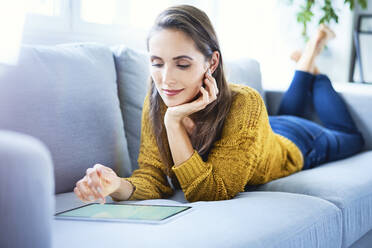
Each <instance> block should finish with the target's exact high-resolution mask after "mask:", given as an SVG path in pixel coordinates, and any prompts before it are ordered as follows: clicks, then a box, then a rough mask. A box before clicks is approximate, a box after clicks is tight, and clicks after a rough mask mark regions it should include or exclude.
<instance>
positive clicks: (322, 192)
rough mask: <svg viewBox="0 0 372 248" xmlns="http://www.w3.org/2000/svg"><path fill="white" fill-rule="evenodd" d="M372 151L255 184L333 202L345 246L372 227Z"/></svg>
mask: <svg viewBox="0 0 372 248" xmlns="http://www.w3.org/2000/svg"><path fill="white" fill-rule="evenodd" d="M371 160H372V151H365V152H362V153H359V154H356V155H354V156H352V157H349V158H346V159H342V160H338V161H333V162H329V163H326V164H323V165H321V166H319V167H316V168H313V169H309V170H304V171H300V172H297V173H295V174H292V175H289V176H288V177H283V178H279V179H276V180H274V181H271V182H268V183H266V184H263V185H260V186H257V187H252V188H251V190H258V191H281V192H292V193H299V194H305V195H311V196H316V197H319V198H322V199H325V200H327V201H330V202H332V203H334V204H335V205H336V206H337V207H339V208H340V209H341V211H342V213H343V224H342V226H343V246H342V247H349V246H350V245H351V244H352V243H354V242H355V241H356V240H358V239H359V238H360V237H362V236H363V235H364V234H365V233H367V232H368V231H369V230H371V229H372V211H371V209H372V191H371V188H372V167H371Z"/></svg>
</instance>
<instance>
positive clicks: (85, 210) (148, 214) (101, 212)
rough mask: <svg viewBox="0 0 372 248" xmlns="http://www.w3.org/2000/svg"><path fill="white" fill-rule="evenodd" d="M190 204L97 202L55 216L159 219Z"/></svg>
mask: <svg viewBox="0 0 372 248" xmlns="http://www.w3.org/2000/svg"><path fill="white" fill-rule="evenodd" d="M189 208H191V207H190V206H163V205H139V204H112V203H106V204H99V203H92V204H88V205H85V206H82V207H78V208H75V209H71V210H67V211H64V212H60V213H57V214H55V216H62V217H75V218H88V219H90V218H94V219H126V220H149V221H161V220H165V219H167V218H169V217H171V216H174V215H176V214H178V213H181V212H183V211H185V210H187V209H189Z"/></svg>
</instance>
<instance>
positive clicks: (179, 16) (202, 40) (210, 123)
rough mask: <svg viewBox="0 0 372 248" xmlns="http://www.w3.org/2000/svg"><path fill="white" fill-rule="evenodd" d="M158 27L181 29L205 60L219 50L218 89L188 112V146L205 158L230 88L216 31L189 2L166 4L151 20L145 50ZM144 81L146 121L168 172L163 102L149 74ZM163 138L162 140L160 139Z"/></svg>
mask: <svg viewBox="0 0 372 248" xmlns="http://www.w3.org/2000/svg"><path fill="white" fill-rule="evenodd" d="M161 29H173V30H179V31H183V32H184V33H185V34H186V35H188V36H189V37H190V38H191V39H192V40H193V41H194V42H195V44H196V47H197V49H198V50H199V51H200V52H201V53H202V54H203V55H204V57H205V61H208V60H209V59H211V58H212V54H213V52H214V51H218V52H219V54H220V56H219V59H220V61H219V64H218V67H217V68H216V70H215V71H214V72H213V74H212V76H213V77H214V78H215V79H216V82H217V87H218V89H219V94H218V95H217V99H216V100H215V101H213V102H212V103H210V104H208V105H207V106H206V107H205V108H204V109H203V110H200V111H198V112H196V113H193V114H192V115H190V116H189V118H190V119H191V120H193V121H194V123H195V128H194V130H193V133H192V134H191V135H190V137H191V142H192V146H193V148H194V149H195V150H197V151H198V153H199V154H200V156H202V158H203V160H204V161H206V158H207V156H208V154H209V151H210V150H211V148H212V146H213V143H214V142H215V141H216V140H218V139H219V138H220V137H219V136H220V134H221V131H222V128H223V124H224V121H225V118H226V116H227V114H228V113H229V110H230V106H231V102H232V98H233V92H232V91H231V90H230V88H229V87H228V84H227V81H226V79H225V74H224V70H223V61H222V55H221V51H220V46H219V43H218V39H217V36H216V33H215V31H214V28H213V26H212V24H211V22H210V20H209V18H208V16H207V15H206V14H205V12H203V11H202V10H200V9H198V8H196V7H194V6H191V5H176V6H172V7H168V8H167V9H165V10H164V11H163V12H161V13H160V14H159V15H158V16H157V18H156V20H155V24H154V25H153V27H152V28H151V29H150V32H149V35H148V36H147V40H146V43H147V51H149V40H150V38H151V36H152V35H153V33H154V32H156V31H159V30H161ZM148 83H149V88H150V96H149V98H150V110H149V114H150V121H151V123H152V127H153V131H154V135H155V137H156V142H157V145H158V148H159V152H160V154H161V158H162V161H163V163H164V164H165V165H167V171H168V174H169V175H170V169H171V167H172V164H169V163H168V159H169V158H170V159H169V160H170V161H171V152H170V148H169V144H168V141H167V138H166V137H167V136H166V130H165V126H164V121H163V118H164V116H161V114H160V113H161V109H163V108H164V105H165V104H164V102H163V100H162V98H161V96H160V94H159V93H158V91H157V89H156V87H155V83H154V81H153V80H152V77H151V76H150V78H149V81H148ZM164 140H165V143H163V141H164Z"/></svg>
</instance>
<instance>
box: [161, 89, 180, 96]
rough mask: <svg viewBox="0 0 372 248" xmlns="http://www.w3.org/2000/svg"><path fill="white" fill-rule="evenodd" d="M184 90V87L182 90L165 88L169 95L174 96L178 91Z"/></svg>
mask: <svg viewBox="0 0 372 248" xmlns="http://www.w3.org/2000/svg"><path fill="white" fill-rule="evenodd" d="M183 90H184V89H181V90H165V89H163V92H164V93H165V94H167V95H170V96H173V95H177V94H178V93H180V92H181V91H183Z"/></svg>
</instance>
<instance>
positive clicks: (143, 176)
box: [111, 94, 174, 201]
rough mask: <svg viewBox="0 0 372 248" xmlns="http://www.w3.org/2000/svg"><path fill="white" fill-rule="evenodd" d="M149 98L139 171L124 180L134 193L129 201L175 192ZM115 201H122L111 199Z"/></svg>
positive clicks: (143, 125) (156, 197) (145, 108)
mask: <svg viewBox="0 0 372 248" xmlns="http://www.w3.org/2000/svg"><path fill="white" fill-rule="evenodd" d="M148 100H149V98H148V94H147V95H146V98H145V101H144V105H143V109H142V120H141V141H140V150H139V155H138V160H137V161H138V167H139V168H138V169H136V170H134V171H133V173H132V175H131V176H130V177H125V178H122V180H127V181H129V182H130V183H131V184H132V185H133V187H134V191H133V192H132V195H131V196H130V197H129V199H128V200H146V199H160V198H169V197H170V196H172V195H173V193H174V191H173V189H172V188H171V186H170V185H169V183H168V179H167V176H166V174H165V172H164V165H162V161H161V158H160V154H159V150H158V147H157V144H156V139H155V136H154V134H153V132H152V130H151V126H150V121H149V117H148V114H149V101H148ZM111 198H112V199H113V200H114V201H120V199H116V198H115V197H111Z"/></svg>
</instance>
